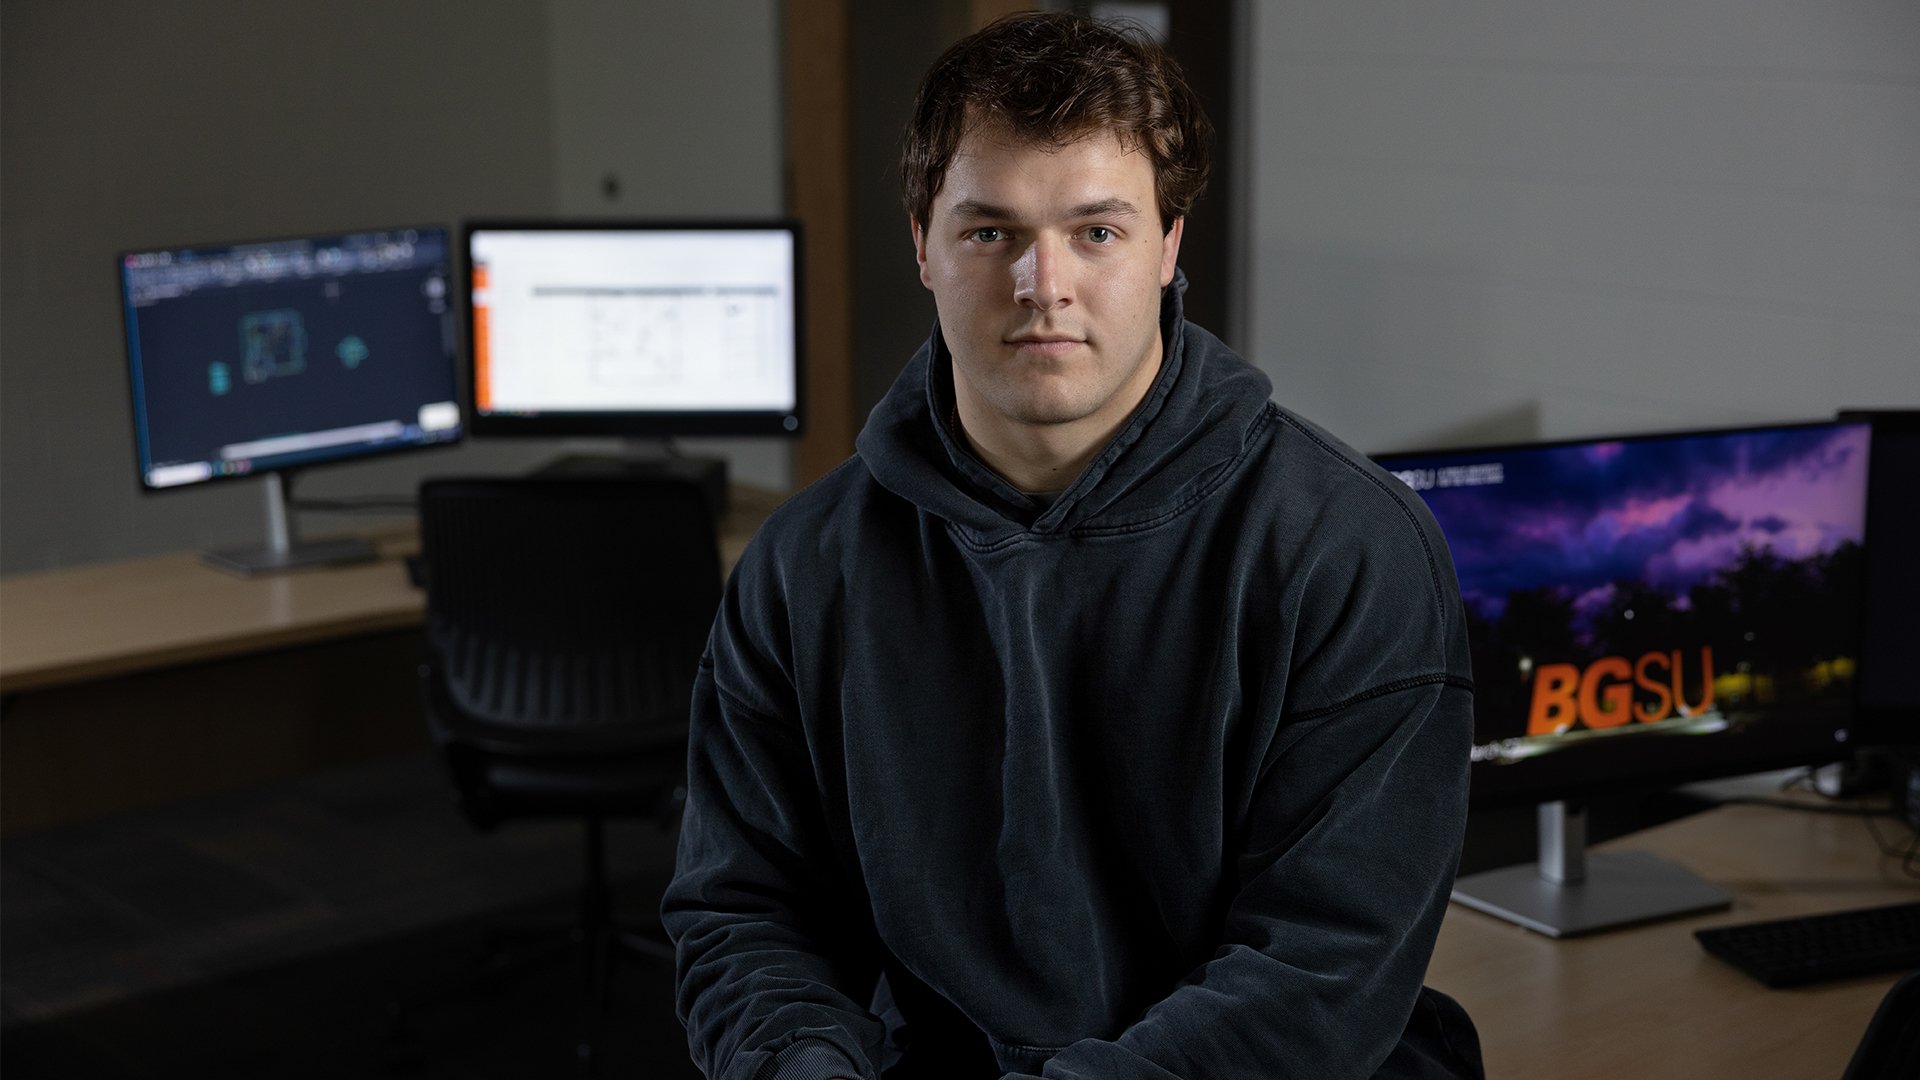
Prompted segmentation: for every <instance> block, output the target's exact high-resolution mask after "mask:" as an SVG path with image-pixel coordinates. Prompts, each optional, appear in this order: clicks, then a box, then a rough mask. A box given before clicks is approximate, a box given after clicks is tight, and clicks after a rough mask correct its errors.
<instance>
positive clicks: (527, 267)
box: [465, 221, 802, 439]
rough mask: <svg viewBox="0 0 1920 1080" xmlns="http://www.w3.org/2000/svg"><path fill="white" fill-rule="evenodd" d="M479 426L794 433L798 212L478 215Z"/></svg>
mask: <svg viewBox="0 0 1920 1080" xmlns="http://www.w3.org/2000/svg"><path fill="white" fill-rule="evenodd" d="M465 232H466V256H467V263H468V271H469V272H468V278H467V280H468V289H467V297H468V304H467V318H468V330H469V333H468V340H469V342H470V349H469V353H468V355H469V357H470V374H471V378H470V379H469V380H468V386H469V395H470V404H471V410H470V413H471V416H472V419H473V431H474V434H475V435H481V436H494V435H601V436H605V435H611V436H622V437H642V438H656V439H664V438H668V437H672V436H690V435H735V436H739V435H793V434H796V433H798V432H799V431H800V429H801V418H802V409H801V348H800V241H799V232H798V227H797V226H796V225H795V224H794V223H793V222H790V221H733V222H719V223H716V222H705V223H690V222H594V223H567V222H553V221H544V222H542V221H519V222H509V221H495V222H472V223H469V224H468V225H467V226H466V230H465Z"/></svg>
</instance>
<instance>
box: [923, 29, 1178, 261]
mask: <svg viewBox="0 0 1920 1080" xmlns="http://www.w3.org/2000/svg"><path fill="white" fill-rule="evenodd" d="M981 124H994V125H1003V126H1004V127H1005V128H1006V129H1007V131H1008V132H1009V133H1010V134H1012V135H1013V136H1014V137H1015V138H1016V139H1019V140H1021V141H1023V142H1037V143H1041V144H1044V145H1050V146H1065V145H1067V144H1068V143H1071V142H1075V141H1077V140H1079V139H1082V138H1084V137H1086V136H1088V135H1091V134H1094V133H1096V132H1100V131H1112V132H1114V133H1115V134H1117V135H1119V136H1120V139H1121V141H1122V142H1123V143H1125V144H1126V145H1127V146H1128V147H1129V148H1137V149H1139V150H1141V151H1143V152H1145V153H1146V155H1147V158H1148V160H1149V161H1151V162H1152V164H1153V174H1154V177H1153V179H1154V184H1153V186H1154V194H1155V198H1156V200H1157V201H1158V203H1159V207H1158V208H1159V211H1160V226H1161V228H1162V229H1171V228H1173V222H1174V219H1175V218H1178V217H1184V216H1185V215H1186V213H1187V212H1188V211H1189V210H1191V209H1192V208H1193V203H1194V200H1195V199H1198V198H1199V197H1200V192H1201V190H1202V189H1204V188H1205V187H1206V186H1207V173H1208V171H1209V170H1210V168H1211V160H1210V159H1211V154H1212V150H1213V127H1212V125H1211V124H1209V123H1208V122H1207V117H1206V114H1205V113H1204V112H1203V111H1202V110H1201V108H1200V100H1199V98H1197V97H1195V96H1194V93H1193V90H1192V89H1191V88H1190V87H1188V86H1187V80H1186V78H1185V77H1184V76H1182V75H1181V73H1180V67H1179V65H1177V64H1175V63H1174V61H1173V58H1172V57H1170V56H1168V55H1167V54H1166V52H1165V50H1163V49H1161V48H1160V46H1159V45H1157V44H1155V43H1154V42H1153V40H1152V39H1150V38H1149V37H1147V35H1146V34H1145V33H1144V32H1142V31H1139V30H1136V29H1132V28H1125V27H1120V26H1114V25H1109V24H1104V23H1098V22H1095V21H1093V20H1092V19H1088V18H1084V17H1082V16H1079V15H1069V14H1064V13H1056V12H1022V13H1019V14H1015V15H1008V16H1006V17H1004V18H1001V19H997V20H995V21H994V22H993V23H992V24H991V25H989V26H987V27H986V28H984V29H982V30H979V31H977V32H975V33H973V34H971V35H969V36H967V37H965V38H962V39H961V40H960V41H959V42H957V43H956V44H954V46H953V47H952V48H949V49H948V50H947V51H946V52H945V53H943V54H942V55H941V57H940V59H938V60H936V61H934V63H933V67H932V68H930V69H929V70H928V71H927V77H926V78H925V79H924V80H922V82H921V83H920V94H919V96H918V97H917V98H915V99H914V103H913V118H912V120H910V121H909V122H908V124H907V132H906V139H905V144H906V145H905V147H904V148H903V152H902V153H901V157H900V177H901V186H902V188H903V195H904V196H905V199H906V204H907V213H909V214H911V215H912V216H913V220H915V221H917V222H919V223H920V226H921V227H922V228H925V227H926V225H927V219H928V216H929V215H930V214H931V213H932V212H933V198H934V196H935V195H937V194H939V191H940V186H941V183H942V182H943V181H944V180H945V178H946V173H947V167H948V166H949V165H950V164H952V162H953V155H954V153H955V152H956V151H957V150H958V149H959V146H960V140H961V138H962V137H963V136H965V135H966V134H967V132H968V131H969V130H971V129H972V128H973V127H975V126H977V125H981Z"/></svg>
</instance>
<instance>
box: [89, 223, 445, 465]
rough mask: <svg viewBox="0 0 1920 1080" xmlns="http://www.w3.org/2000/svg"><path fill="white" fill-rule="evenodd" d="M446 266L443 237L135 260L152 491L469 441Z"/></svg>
mask: <svg viewBox="0 0 1920 1080" xmlns="http://www.w3.org/2000/svg"><path fill="white" fill-rule="evenodd" d="M449 256H450V252H449V245H448V237H447V231H446V230H445V229H444V228H437V227H421V228H412V229H387V230H381V231H377V232H360V233H346V234H329V235H324V236H311V237H301V238H294V239H286V240H272V241H263V242H256V243H241V244H222V245H219V246H200V247H185V248H160V249H149V250H143V251H133V252H127V253H124V254H122V255H121V256H120V257H119V270H120V295H121V304H122V310H123V313H124V316H125V321H126V338H127V360H128V373H129V376H130V379H131V385H132V391H133V421H134V436H135V438H134V445H135V449H136V452H137V454H138V465H139V476H140V483H141V485H142V486H143V487H145V488H146V489H148V490H150V491H151V490H162V489H171V488H180V487H188V486H193V485H197V484H201V483H205V482H209V481H216V480H225V479H235V478H241V477H246V476H251V475H257V474H260V473H263V472H276V471H285V470H290V469H293V468H296V467H301V466H306V465H314V464H320V463H323V462H332V461H341V460H345V459H348V458H359V457H365V456H368V455H373V454H384V453H391V452H394V451H400V450H408V449H414V448H418V447H426V446H436V445H445V444H450V443H453V442H456V441H458V440H459V438H460V436H461V426H460V409H459V404H458V399H457V396H456V394H455V390H454V379H455V347H454V335H453V329H454V328H453V317H452V313H451V309H450V306H449V304H448V295H447V294H448V286H449V283H450V269H451V266H450V261H449Z"/></svg>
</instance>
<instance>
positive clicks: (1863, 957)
mask: <svg viewBox="0 0 1920 1080" xmlns="http://www.w3.org/2000/svg"><path fill="white" fill-rule="evenodd" d="M1693 936H1694V937H1696V938H1698V939H1699V940H1700V947H1701V948H1703V949H1705V950H1707V952H1709V953H1711V954H1713V955H1714V956H1717V957H1719V958H1720V959H1722V960H1725V961H1726V962H1727V963H1729V964H1732V965H1733V966H1734V967H1737V968H1739V969H1740V970H1741V971H1744V972H1746V973H1747V974H1749V975H1751V976H1753V977H1754V978H1756V979H1759V980H1760V981H1761V982H1763V983H1765V984H1767V985H1768V986H1771V987H1774V988H1775V989H1779V988H1781V987H1786V986H1805V985H1807V984H1808V983H1821V982H1832V981H1834V980H1836V979H1852V978H1857V977H1859V976H1863V975H1884V974H1886V973H1888V972H1895V971H1911V970H1914V969H1916V968H1920V903H1912V904H1890V905H1888V906H1886V907H1871V908H1855V909H1853V910H1851V911H1834V912H1829V913H1827V914H1824V915H1801V916H1798V917H1796V918H1791V919H1773V920H1770V921H1767V922H1750V923H1736V924H1735V925H1732V926H1716V927H1712V928H1710V929H1706V930H1695V931H1694V932H1693Z"/></svg>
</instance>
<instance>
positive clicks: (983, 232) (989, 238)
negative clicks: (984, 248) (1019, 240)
mask: <svg viewBox="0 0 1920 1080" xmlns="http://www.w3.org/2000/svg"><path fill="white" fill-rule="evenodd" d="M1004 235H1006V234H1005V233H1003V232H1002V231H1000V230H999V229H997V228H995V227H993V226H992V225H987V226H984V227H982V228H978V229H975V230H973V238H974V239H975V240H978V241H980V242H981V243H983V244H991V243H993V242H994V241H995V240H998V239H1000V238H1001V237H1002V236H1004Z"/></svg>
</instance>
